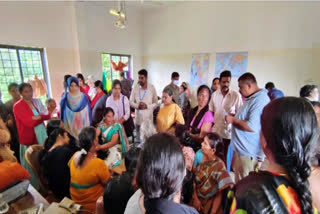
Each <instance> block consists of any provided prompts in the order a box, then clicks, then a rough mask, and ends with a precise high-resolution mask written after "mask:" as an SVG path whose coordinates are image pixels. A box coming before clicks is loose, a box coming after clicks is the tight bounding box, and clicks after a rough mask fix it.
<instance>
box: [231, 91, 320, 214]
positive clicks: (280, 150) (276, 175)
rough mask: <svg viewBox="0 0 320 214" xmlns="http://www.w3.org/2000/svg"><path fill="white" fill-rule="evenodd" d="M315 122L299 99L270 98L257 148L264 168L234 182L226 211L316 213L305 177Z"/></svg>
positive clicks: (264, 112)
mask: <svg viewBox="0 0 320 214" xmlns="http://www.w3.org/2000/svg"><path fill="white" fill-rule="evenodd" d="M317 139H318V123H317V118H316V115H315V113H314V111H313V109H312V106H311V104H310V103H309V102H308V101H307V100H306V99H302V98H295V97H284V98H279V99H276V100H273V101H272V102H271V103H269V104H268V105H267V106H266V107H265V108H264V110H263V113H262V116H261V133H260V142H261V147H262V149H263V151H264V153H265V155H266V158H267V160H268V162H269V166H268V169H267V171H259V172H251V173H250V174H249V176H248V177H246V178H244V179H242V180H241V181H240V182H239V183H238V184H237V185H236V191H235V198H234V201H233V204H232V207H231V210H230V213H234V212H237V210H241V212H246V213H308V214H313V213H316V212H315V209H314V208H313V205H312V199H311V193H310V191H309V182H308V177H309V176H310V173H311V156H312V150H313V149H314V146H315V144H316V142H317Z"/></svg>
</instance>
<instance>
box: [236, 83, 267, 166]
mask: <svg viewBox="0 0 320 214" xmlns="http://www.w3.org/2000/svg"><path fill="white" fill-rule="evenodd" d="M269 102H270V99H269V97H268V95H267V91H266V90H264V89H260V90H259V91H257V92H256V93H254V94H253V95H251V96H250V97H248V98H247V99H246V101H245V102H244V104H243V105H242V106H241V107H240V109H239V111H238V113H237V114H236V116H235V117H236V118H237V119H239V120H245V121H247V124H248V126H249V127H250V128H251V129H252V130H253V132H248V131H243V130H240V129H237V128H236V127H234V126H233V127H232V137H231V146H232V148H233V149H234V150H235V151H237V152H239V153H240V154H241V155H243V156H248V157H252V158H254V159H256V160H261V161H263V160H264V153H263V151H262V149H261V147H260V130H261V124H260V117H261V114H262V111H263V108H264V107H265V106H266V105H267V104H268V103H269Z"/></svg>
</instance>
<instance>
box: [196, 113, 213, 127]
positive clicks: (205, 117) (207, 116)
mask: <svg viewBox="0 0 320 214" xmlns="http://www.w3.org/2000/svg"><path fill="white" fill-rule="evenodd" d="M195 119H196V117H193V119H192V121H191V123H190V126H192V125H193V122H194V120H195ZM213 122H214V117H213V114H212V112H211V111H207V112H206V113H205V114H204V115H203V117H202V119H201V120H200V123H199V124H198V127H197V128H198V129H201V127H202V124H203V123H213Z"/></svg>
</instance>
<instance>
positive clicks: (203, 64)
mask: <svg viewBox="0 0 320 214" xmlns="http://www.w3.org/2000/svg"><path fill="white" fill-rule="evenodd" d="M209 64H210V54H192V58H191V74H190V85H191V86H200V85H203V84H208V72H209Z"/></svg>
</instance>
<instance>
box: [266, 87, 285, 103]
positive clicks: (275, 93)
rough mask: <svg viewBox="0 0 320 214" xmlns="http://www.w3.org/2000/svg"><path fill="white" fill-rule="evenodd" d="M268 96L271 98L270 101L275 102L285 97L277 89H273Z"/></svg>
mask: <svg viewBox="0 0 320 214" xmlns="http://www.w3.org/2000/svg"><path fill="white" fill-rule="evenodd" d="M268 96H269V97H270V100H274V99H277V98H281V97H283V96H284V94H283V92H282V91H280V90H278V89H276V88H273V89H272V90H271V91H270V92H268Z"/></svg>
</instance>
